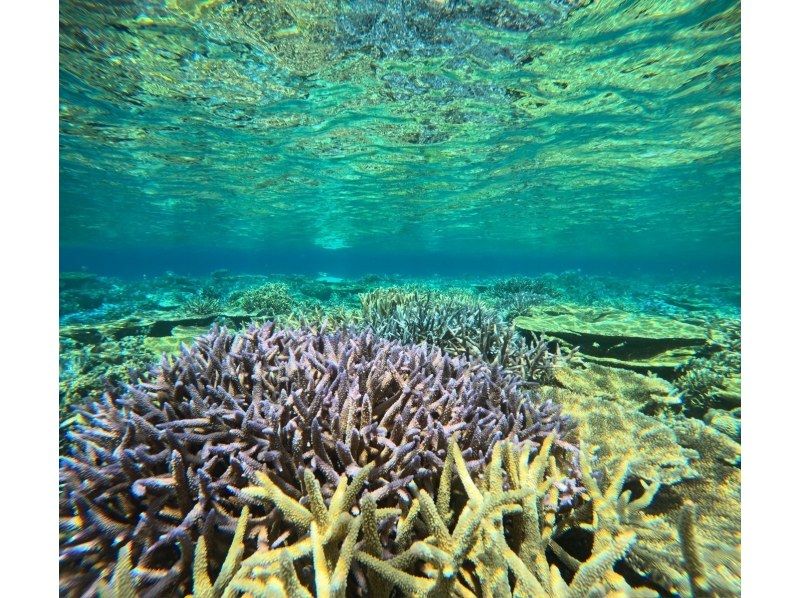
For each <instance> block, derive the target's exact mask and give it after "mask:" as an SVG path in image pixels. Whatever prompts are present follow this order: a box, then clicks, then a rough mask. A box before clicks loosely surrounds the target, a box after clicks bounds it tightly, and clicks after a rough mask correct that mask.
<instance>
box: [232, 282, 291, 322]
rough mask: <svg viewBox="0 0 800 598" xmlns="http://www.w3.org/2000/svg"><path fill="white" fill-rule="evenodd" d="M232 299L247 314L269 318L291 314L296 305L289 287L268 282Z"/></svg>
mask: <svg viewBox="0 0 800 598" xmlns="http://www.w3.org/2000/svg"><path fill="white" fill-rule="evenodd" d="M231 299H232V301H233V302H234V303H235V304H236V305H237V306H238V307H240V308H241V309H243V310H244V311H246V312H247V313H250V314H254V315H260V316H269V317H275V316H277V315H279V314H288V313H290V312H291V311H292V306H293V305H294V303H295V300H294V299H293V298H292V295H291V294H290V293H289V287H288V286H287V285H285V284H283V283H280V282H268V283H267V284H264V285H262V286H260V287H256V288H251V289H247V290H245V291H241V292H239V293H236V294H235V295H234V296H232V297H231Z"/></svg>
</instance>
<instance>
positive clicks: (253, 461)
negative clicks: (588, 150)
mask: <svg viewBox="0 0 800 598" xmlns="http://www.w3.org/2000/svg"><path fill="white" fill-rule="evenodd" d="M511 283H514V286H513V288H512V289H511V291H513V292H512V295H513V299H514V300H516V299H517V298H518V295H519V293H518V289H517V288H516V287H517V286H519V284H520V283H519V281H511V282H509V284H511ZM337 284H338V283H337ZM287 289H288V287H286V286H285V285H281V284H277V285H276V284H272V285H271V286H270V285H266V286H262V287H259V288H258V289H256V288H253V289H250V290H245V291H244V292H241V291H240V292H238V293H234V294H232V295H231V297H230V299H229V300H228V301H229V303H230V302H232V303H233V304H234V305H238V306H239V307H240V308H244V307H245V306H244V303H245V302H246V303H247V306H246V307H247V308H248V310H250V311H251V312H253V314H258V313H261V314H267V313H268V312H274V311H280V312H283V313H284V314H285V315H283V316H281V317H279V318H278V323H275V322H267V323H265V324H263V325H256V324H252V325H250V326H249V327H248V328H246V329H244V330H242V331H241V332H238V333H231V332H229V331H228V330H227V329H226V328H224V327H219V326H218V325H214V327H213V328H212V329H211V330H210V331H209V332H206V333H205V334H202V335H201V336H199V337H197V338H196V340H195V341H194V342H193V343H192V344H191V346H186V345H181V349H180V351H179V352H177V353H174V354H170V355H168V354H166V353H165V354H164V355H163V357H162V359H161V361H160V362H159V363H157V364H156V365H154V366H152V367H150V369H149V371H147V372H146V373H145V374H143V375H140V374H138V373H136V372H133V373H132V378H131V380H130V381H129V383H127V384H124V383H119V382H118V381H113V380H110V381H108V382H106V385H105V392H104V393H102V395H98V394H94V393H93V392H88V400H86V401H80V400H77V399H75V398H74V397H73V398H71V399H70V401H69V402H70V403H72V404H73V405H72V410H73V413H74V415H72V416H71V417H70V418H69V419H68V420H67V421H68V424H69V425H66V424H65V427H64V428H63V430H64V432H65V433H64V438H63V441H64V445H63V448H62V454H63V456H62V458H61V467H60V478H61V507H60V511H61V524H60V528H61V533H60V545H61V547H60V552H61V559H60V560H61V575H60V581H61V594H62V595H63V596H75V597H80V596H94V595H101V596H139V595H140V596H186V595H188V594H190V593H191V594H192V595H194V596H195V597H206V596H364V597H366V596H378V597H381V596H384V597H387V598H388V597H394V596H442V597H444V596H453V595H458V596H486V595H493V596H526V597H527V596H533V597H539V596H542V597H565V596H566V597H571V596H574V597H579V596H605V595H624V596H658V595H659V592H660V593H661V594H662V595H663V594H665V593H674V594H678V595H681V596H703V595H718V596H727V595H736V594H737V593H738V592H739V589H738V584H739V578H738V575H739V571H738V555H737V553H736V551H735V550H734V549H733V548H732V549H731V550H722V549H720V548H719V547H718V546H716V545H715V543H714V542H709V537H708V535H707V534H705V533H704V530H705V528H707V527H709V526H710V527H711V528H712V529H718V530H720V533H727V534H732V535H734V536H735V535H736V534H737V531H736V530H737V529H738V527H737V525H736V522H735V521H733V520H731V518H730V516H729V515H728V514H726V511H725V510H726V509H727V507H725V505H727V504H729V503H727V502H720V500H721V499H722V497H723V496H727V494H726V493H725V492H722V493H719V488H722V487H725V486H726V485H730V484H736V480H738V477H737V475H736V474H737V473H738V469H737V466H738V444H736V443H735V442H734V441H733V440H732V439H731V437H729V436H726V435H725V434H723V433H721V432H719V431H718V430H716V429H714V427H715V426H712V425H708V426H706V425H705V424H703V423H702V421H700V419H694V418H685V417H682V416H681V417H680V418H677V419H676V418H675V416H674V415H671V414H672V413H673V412H672V411H671V410H672V409H676V408H677V409H680V408H681V407H682V405H681V401H680V395H677V396H676V395H674V394H672V392H673V391H670V390H669V389H670V387H669V384H668V383H666V382H665V381H663V380H659V379H656V378H652V377H645V376H642V375H640V374H638V373H635V372H634V371H630V370H619V369H611V368H607V367H605V366H603V365H600V364H597V363H591V362H587V363H583V362H582V361H581V359H575V360H573V359H572V357H574V356H575V355H576V351H575V349H574V348H572V349H570V350H569V351H568V352H567V353H565V355H562V354H561V353H560V352H559V350H558V347H557V346H556V345H555V341H553V340H552V339H550V340H548V339H545V338H543V337H537V336H536V335H535V334H528V332H529V331H527V330H524V331H525V332H526V334H527V337H523V336H522V335H521V334H519V332H517V330H515V327H514V325H512V324H510V323H508V319H506V318H504V317H502V316H501V315H500V314H501V313H503V311H504V305H506V304H504V303H502V302H495V303H491V304H487V303H486V302H485V301H484V299H483V298H480V297H478V298H476V296H474V295H471V294H469V293H464V292H461V291H458V292H452V291H450V292H439V291H436V292H434V291H430V290H426V289H414V288H402V287H400V288H398V287H394V288H392V287H390V288H385V287H384V288H378V289H374V290H369V291H367V292H362V293H361V294H360V295H358V300H359V301H360V309H358V308H353V307H348V305H347V304H343V303H334V304H331V305H322V304H317V303H313V302H309V301H310V300H308V299H301V300H297V299H295V296H294V295H291V294H290V293H289V291H288V290H287ZM490 290H491V291H492V292H494V291H495V290H496V289H494V288H490ZM503 290H505V289H503ZM527 290H528V289H525V291H526V292H527ZM538 290H539V289H537V292H538ZM261 291H263V293H262V294H261V295H260V294H259V293H261ZM337 292H339V293H340V292H342V291H341V289H340V290H339V291H337ZM352 292H353V290H352V289H351V293H352ZM355 292H357V291H355ZM262 295H263V296H262ZM194 296H195V297H200V298H201V299H202V300H203V301H205V300H206V299H208V298H209V297H211V295H210V293H199V294H195V295H194ZM218 296H219V297H220V298H221V299H220V301H223V302H224V301H225V299H224V297H223V296H222V295H218ZM490 296H491V294H490ZM276 297H277V299H276ZM287 297H288V298H289V299H287ZM212 298H213V300H214V301H217V299H216V296H214V297H212ZM304 301H305V303H304ZM176 305H177V307H176V309H178V310H180V309H183V308H182V307H181V304H180V303H177V304H176ZM350 305H351V306H352V305H353V304H352V303H351V304H350ZM276 306H277V307H276ZM216 307H217V306H216V304H215V309H216ZM223 307H224V306H223ZM195 311H197V310H195ZM227 311H229V312H230V311H231V310H230V309H229V308H228V309H227ZM290 311H291V313H289V312H290ZM176 313H178V315H177V316H175V318H176V319H174V320H173V324H169V325H167V320H163V321H162V323H161V324H151V325H149V328H148V327H145V328H148V330H149V331H150V332H148V334H153V333H155V332H158V331H161V330H162V329H163V330H168V329H169V328H170V327H171V326H178V328H180V326H181V325H183V324H182V323H183V322H190V321H191V322H194V321H195V320H194V319H191V318H189V319H186V316H184V315H180V311H179V312H176ZM529 313H531V314H534V315H535V312H533V311H529ZM571 313H574V314H577V313H579V312H571ZM329 316H330V317H329ZM193 317H194V316H192V318H193ZM252 317H257V315H253V316H252ZM182 318H183V319H182ZM523 320H524V323H525V325H526V326H527V325H531V326H533V324H532V322H533V319H532V317H529V316H526V317H525V318H523ZM327 321H331V322H333V323H334V324H335V325H331V327H330V328H328V324H327ZM653 322H655V323H657V324H659V325H662V323H661V321H660V320H659V321H656V320H653ZM120 326H122V328H119V327H112V328H109V329H108V331H107V332H100V334H101V335H104V334H105V335H109V336H108V337H107V338H109V339H113V338H122V339H125V338H128V337H127V336H124V335H125V334H126V332H125V331H126V330H127V328H126V326H127V327H128V328H129V327H131V326H132V324H131V323H129V322H127V321H126V323H123V324H120ZM607 326H608V325H607ZM140 327H141V326H140ZM178 328H175V329H176V330H177V329H178ZM576 328H577V325H576V324H575V323H570V324H569V329H570V330H573V329H576ZM134 329H136V330H138V328H136V327H135V326H134V327H133V328H132V329H131V330H133V331H134V332H135V330H134ZM535 329H536V327H535V326H533V328H532V330H535ZM100 330H104V329H100ZM67 332H69V330H67ZM70 334H73V336H74V337H75V339H77V340H76V342H78V341H80V342H85V340H81V339H83V337H84V336H85V334H86V333H85V331H84V329H83V328H80V327H76V328H75V330H74V333H72V332H70ZM93 334H94V335H95V336H96V335H97V334H98V332H94V333H93ZM559 334H560V335H561V336H563V337H564V338H566V339H567V340H570V339H571V338H572V337H571V336H570V335H569V334H561V333H559ZM614 334H618V333H617V332H614ZM633 334H635V335H639V337H641V338H644V334H643V333H639V332H634V333H633ZM670 334H672V335H673V336H674V335H675V333H674V332H672V331H671V332H670ZM731 334H732V335H733V333H731ZM595 336H596V337H597V338H601V337H600V336H599V333H595ZM650 336H653V337H655V338H653V340H651V341H648V342H650V344H657V343H658V342H661V340H660V339H661V336H663V334H660V335H653V334H651V335H650ZM729 336H731V335H729ZM734 336H735V335H733V336H731V338H734ZM92 338H94V336H92ZM147 338H148V337H145V341H146V340H147ZM719 338H720V339H721V340H719V341H718V342H717V345H706V346H707V347H711V348H710V349H704V350H705V351H712V350H713V351H714V352H715V353H713V355H717V354H720V355H727V353H723V352H722V351H727V349H724V348H723V347H726V346H727V345H726V344H724V343H726V342H727V341H726V340H725V339H726V338H728V337H724V336H722V337H719ZM526 339H527V340H526ZM531 339H532V340H531ZM104 342H106V341H104ZM107 342H112V341H111V340H109V341H107ZM558 342H561V341H558ZM641 342H643V341H640V344H641ZM719 343H723V344H719ZM729 344H730V343H729ZM567 345H569V343H567ZM718 345H719V346H718ZM115 346H116V345H115ZM158 346H160V345H158ZM552 351H555V352H552ZM133 357H136V359H137V360H138V359H141V356H139V355H138V353H137V354H136V355H132V356H131V358H133ZM585 357H586V359H587V360H588V359H594V356H593V355H592V354H587V355H586V356H585ZM634 365H636V364H634ZM120 367H122V366H120ZM632 369H633V368H632ZM609 401H613V403H609ZM562 404H563V405H564V410H563V413H562V406H561V405H562ZM67 406H68V405H67V404H66V403H65V405H64V407H65V408H66V407H67ZM566 413H568V414H569V415H567V414H566ZM614 413H618V414H619V417H620V418H621V419H620V420H619V422H618V424H616V425H613V426H609V425H606V424H603V422H604V421H605V420H607V419H609V417H611V416H612V415H613V414H614ZM730 413H731V412H728V411H724V410H713V409H712V410H710V411H708V414H710V415H713V416H714V417H715V418H716V419H715V421H717V420H719V421H722V418H723V416H724V417H728V418H729V419H730V418H732V417H734V416H732V415H729V414H730ZM647 414H651V415H647ZM659 414H660V415H659ZM710 415H707V416H706V419H709V417H710ZM603 418H605V419H603ZM659 418H660V419H659ZM601 420H602V421H601ZM718 423H719V422H718ZM734 423H738V420H734ZM716 427H719V426H716ZM628 436H629V437H630V438H628ZM679 439H680V442H681V444H682V445H683V446H685V447H688V448H683V447H682V446H679V445H678V444H677V443H678V440H679ZM644 446H647V447H650V448H649V451H650V452H649V453H647V452H642V448H641V447H644ZM695 449H696V450H695ZM720 459H722V461H724V462H725V463H729V464H730V465H726V466H725V467H723V466H722V465H721V464H720ZM712 462H713V463H712ZM695 468H696V469H695ZM681 480H684V482H683V484H681V485H675V484H677V482H679V481H681ZM715 480H716V482H715ZM715 483H716V484H718V486H715ZM684 485H685V488H686V489H685V490H684V489H683V488H684ZM667 487H669V488H671V489H677V492H678V493H679V494H678V495H676V496H682V497H684V498H681V499H678V503H677V505H672V506H667V508H666V509H665V508H664V505H665V504H666V503H660V502H659V500H660V497H661V496H662V494H663V493H662V492H661V491H662V489H664V488H667ZM671 492H673V493H674V492H676V490H671ZM687 493H688V494H687ZM730 496H731V499H730V500H734V501H735V500H736V499H735V493H731V494H730ZM686 497H691V500H692V501H697V503H695V502H689V501H688V500H687V499H686ZM714 497H716V498H714ZM726 500H727V499H726ZM681 502H683V505H681ZM717 503H718V505H717V506H715V504H717ZM730 504H731V505H733V504H734V503H730ZM731 508H733V507H731ZM734 511H735V509H734ZM732 512H733V511H732Z"/></svg>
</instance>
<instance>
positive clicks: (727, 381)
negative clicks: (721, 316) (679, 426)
mask: <svg viewBox="0 0 800 598" xmlns="http://www.w3.org/2000/svg"><path fill="white" fill-rule="evenodd" d="M740 327H741V324H740V322H739V321H738V320H722V321H715V322H713V328H710V329H709V332H708V337H707V340H706V343H705V345H704V346H703V347H701V348H700V349H699V350H698V351H697V352H696V353H695V355H694V356H693V357H692V358H691V359H689V360H688V361H687V362H686V363H683V364H681V365H680V366H679V367H678V368H677V371H678V372H679V373H680V376H679V377H678V378H677V379H676V380H675V385H676V386H677V387H678V388H679V389H680V390H681V391H683V393H684V397H685V402H686V406H687V411H688V412H689V413H690V414H692V415H699V416H701V417H702V415H703V413H705V412H706V411H707V410H709V409H710V408H713V407H721V406H724V407H728V408H730V407H734V408H735V407H737V406H738V405H739V404H740V403H741V371H742V341H741V333H740Z"/></svg>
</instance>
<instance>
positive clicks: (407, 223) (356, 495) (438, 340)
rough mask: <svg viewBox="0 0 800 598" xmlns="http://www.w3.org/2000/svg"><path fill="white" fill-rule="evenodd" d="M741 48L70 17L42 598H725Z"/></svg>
mask: <svg viewBox="0 0 800 598" xmlns="http://www.w3.org/2000/svg"><path fill="white" fill-rule="evenodd" d="M740 20H741V15H740V4H739V3H738V2H732V1H722V0H720V1H717V0H671V1H667V0H286V1H284V0H61V2H60V39H59V42H60V55H59V59H60V60H59V66H60V81H59V95H60V107H59V125H60V136H59V139H60V169H59V171H60V181H59V183H60V184H59V187H60V190H59V229H60V235H59V262H60V276H59V366H60V367H59V453H60V454H59V489H58V495H59V505H60V506H59V516H60V520H59V553H60V556H59V586H60V590H59V593H60V595H61V596H65V597H75V598H83V597H90V596H100V597H115V598H130V597H133V596H147V597H160V596H166V597H173V596H175V597H194V598H221V597H223V596H224V597H262V596H264V597H279V596H289V597H308V596H319V597H372V596H375V597H378V598H399V597H405V596H408V597H428V596H429V597H449V596H463V597H481V598H488V597H498V598H499V597H509V598H510V597H515V598H527V597H532V598H540V597H541V598H548V597H550V598H580V597H584V596H586V597H602V596H614V597H634V598H635V597H645V596H651V597H658V596H663V597H680V598H688V597H709V596H718V597H728V596H731V597H732V596H740V595H741V546H740V543H741V517H740V511H741V334H740V330H741V284H740V261H741V253H740V239H741V234H740V193H741V185H740V147H741V144H740V112H741V102H740V62H741V61H740ZM54 493H55V490H54Z"/></svg>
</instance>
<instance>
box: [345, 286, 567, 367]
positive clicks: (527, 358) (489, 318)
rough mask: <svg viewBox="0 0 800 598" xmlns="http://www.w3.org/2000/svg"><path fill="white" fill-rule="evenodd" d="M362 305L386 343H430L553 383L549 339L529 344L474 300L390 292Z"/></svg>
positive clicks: (368, 320)
mask: <svg viewBox="0 0 800 598" xmlns="http://www.w3.org/2000/svg"><path fill="white" fill-rule="evenodd" d="M361 305H362V324H363V325H365V326H369V327H370V328H371V329H372V330H373V331H374V332H375V334H377V335H379V336H381V337H385V338H391V339H397V340H399V341H401V342H403V343H422V342H425V343H429V344H431V345H434V346H437V347H440V348H442V349H443V350H444V351H446V352H448V353H450V354H451V355H466V356H467V357H478V358H481V359H483V360H485V361H487V362H490V363H495V364H499V365H502V366H503V367H506V368H508V369H510V370H513V371H515V372H517V373H519V374H520V375H521V376H522V377H523V378H525V379H526V380H535V381H543V380H548V379H549V378H551V377H552V374H553V369H554V367H555V365H556V361H557V357H556V355H553V354H552V353H551V352H550V351H549V347H548V343H547V341H546V339H544V338H538V337H534V338H533V339H532V340H531V342H526V340H525V339H524V338H522V337H521V336H519V335H516V334H515V332H514V329H513V327H511V326H508V325H506V324H505V323H504V322H503V321H502V319H501V318H500V317H499V316H498V315H497V313H496V312H494V311H493V310H492V309H490V308H488V307H487V306H486V305H484V304H482V303H480V302H478V301H476V300H475V299H474V298H473V297H471V296H469V295H458V294H452V293H448V294H443V293H435V292H431V291H428V292H419V291H406V290H404V289H397V288H389V289H379V290H376V291H372V292H370V293H366V294H363V295H361ZM559 355H560V353H559Z"/></svg>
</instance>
